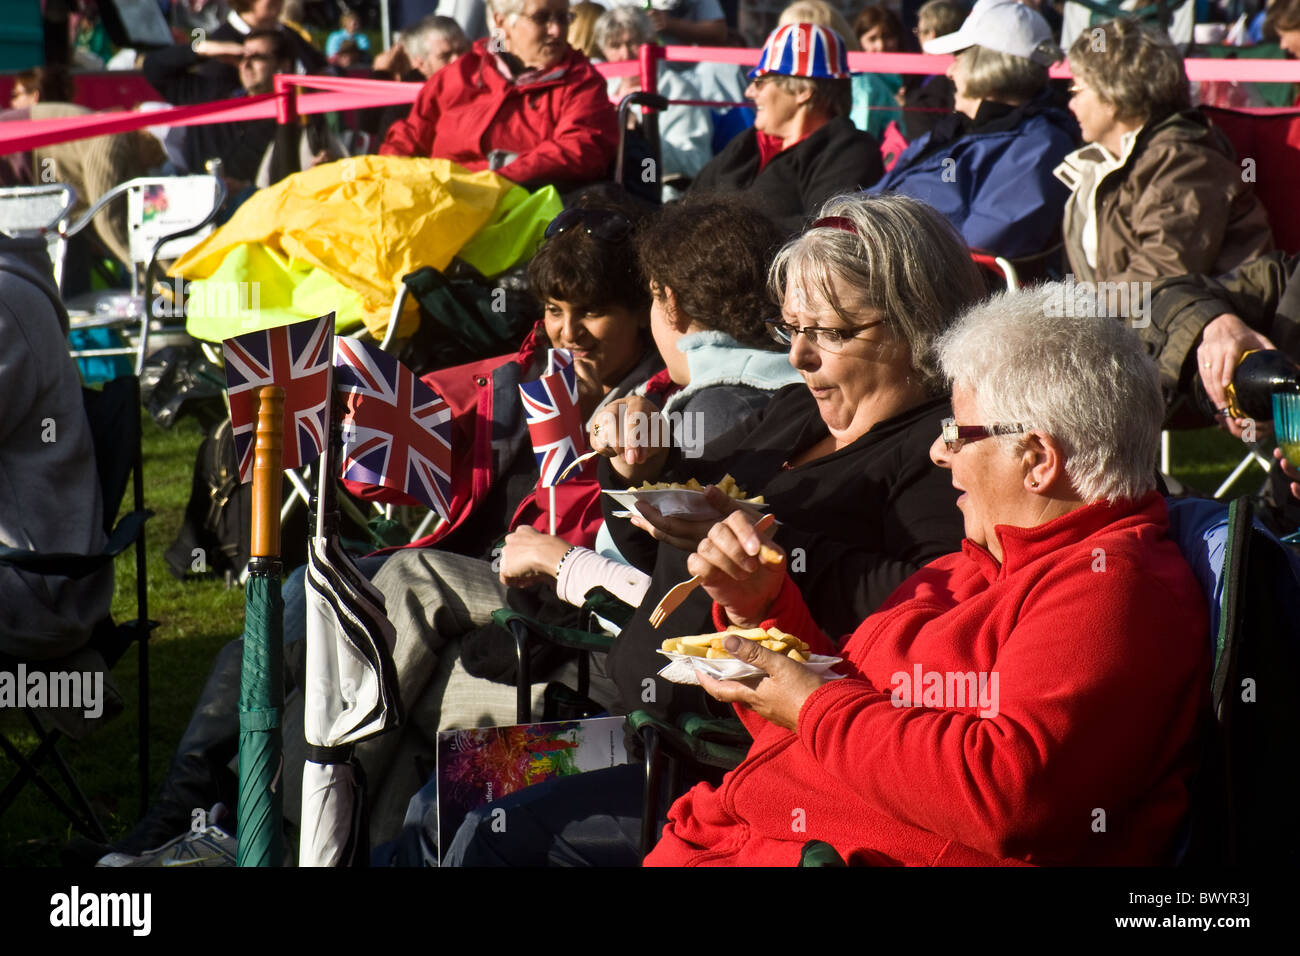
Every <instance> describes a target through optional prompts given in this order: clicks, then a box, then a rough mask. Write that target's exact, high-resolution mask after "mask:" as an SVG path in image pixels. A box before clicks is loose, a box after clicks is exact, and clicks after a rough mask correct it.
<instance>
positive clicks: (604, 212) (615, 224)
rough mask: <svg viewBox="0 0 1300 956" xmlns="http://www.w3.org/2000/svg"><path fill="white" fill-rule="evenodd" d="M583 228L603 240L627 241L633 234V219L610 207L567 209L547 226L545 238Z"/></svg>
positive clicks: (613, 241)
mask: <svg viewBox="0 0 1300 956" xmlns="http://www.w3.org/2000/svg"><path fill="white" fill-rule="evenodd" d="M580 227H581V228H582V229H583V230H584V231H585V232H586V233H587V235H589V236H591V238H593V239H598V240H600V241H601V242H608V243H615V244H616V243H620V242H626V241H627V239H628V237H629V236H630V235H632V220H630V219H628V218H627V216H625V215H623V214H622V213H621V212H614V211H613V210H610V209H566V210H564V212H562V213H560V214H559V215H558V216H556V217H555V218H554V219H552V220H551V221H550V223H549V224H548V225H547V227H546V232H544V233H543V234H542V237H543V238H544V239H554V238H555V237H556V236H558V235H560V233H562V232H568V231H569V230H570V229H577V228H580Z"/></svg>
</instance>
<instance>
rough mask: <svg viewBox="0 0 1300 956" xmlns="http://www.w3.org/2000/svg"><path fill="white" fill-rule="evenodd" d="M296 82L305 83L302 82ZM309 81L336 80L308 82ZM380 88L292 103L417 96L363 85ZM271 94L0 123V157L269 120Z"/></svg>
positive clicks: (308, 108)
mask: <svg viewBox="0 0 1300 956" xmlns="http://www.w3.org/2000/svg"><path fill="white" fill-rule="evenodd" d="M301 79H309V78H308V77H302V78H301ZM310 79H328V80H333V79H337V78H336V77H313V78H310ZM361 82H367V83H377V84H380V86H381V87H385V88H386V89H378V88H375V87H371V88H370V89H371V90H372V92H366V93H361V92H350V93H312V94H302V95H300V96H299V98H298V113H299V114H300V115H307V114H309V113H335V112H339V111H342V110H354V109H363V108H367V107H372V106H388V105H389V104H394V103H412V102H414V101H415V98H416V96H418V95H419V92H420V85H419V84H417V83H395V82H388V81H385V80H366V81H361ZM279 98H280V97H279V96H278V95H277V94H275V93H264V94H262V95H261V96H242V97H236V98H234V99H229V100H216V101H214V102H212V103H199V104H196V105H194V106H174V107H172V108H171V109H166V110H154V111H152V112H144V113H141V112H138V111H135V110H130V111H127V110H118V111H115V112H110V113H94V114H92V115H89V116H68V117H60V118H58V119H43V120H24V121H22V122H12V123H0V155H5V154H7V153H17V152H20V151H23V150H28V149H37V148H38V147H41V146H48V145H50V144H51V143H64V142H68V141H69V140H77V139H86V138H89V137H92V136H106V135H108V134H110V133H127V132H130V131H131V130H135V129H143V128H144V127H146V126H200V125H203V124H205V123H236V122H243V121H245V120H259V119H275V118H276V101H277V100H278V99H279Z"/></svg>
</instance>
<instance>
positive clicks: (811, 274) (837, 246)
mask: <svg viewBox="0 0 1300 956" xmlns="http://www.w3.org/2000/svg"><path fill="white" fill-rule="evenodd" d="M769 277H770V278H769V289H770V292H771V294H772V299H773V301H776V302H780V303H781V307H780V318H774V319H773V321H772V322H771V328H772V330H773V334H774V336H775V337H776V338H777V340H778V341H780V342H782V343H783V344H785V345H786V347H787V348H788V350H789V362H790V364H791V366H793V367H794V369H795V371H797V372H798V373H799V375H800V377H801V378H802V379H803V382H801V383H799V384H796V385H791V386H788V387H786V388H784V389H782V390H781V391H779V392H778V393H777V394H776V395H775V396H774V397H773V398H772V400H771V402H769V403H768V405H767V407H766V408H765V409H764V410H763V412H762V413H760V414H758V415H756V416H754V417H752V418H751V419H749V420H748V421H746V422H745V423H743V424H742V425H740V426H739V427H737V428H735V429H733V430H732V431H731V432H729V433H728V434H727V435H724V436H722V437H721V438H719V439H718V440H716V441H714V442H713V443H711V444H710V446H709V448H708V449H707V451H706V454H705V455H704V456H703V457H702V458H700V459H695V460H687V459H684V458H682V457H680V456H679V455H677V454H675V453H672V452H670V453H668V454H666V455H665V454H663V453H661V452H659V451H658V450H655V449H647V448H644V447H636V446H634V445H632V444H630V443H627V444H609V443H604V442H602V441H601V440H600V438H599V436H600V435H606V434H615V435H617V434H625V433H626V431H625V430H620V428H619V426H618V424H617V421H616V419H615V415H616V414H617V413H618V412H619V411H620V410H621V406H619V405H617V404H615V405H612V406H611V407H610V408H609V409H608V410H607V412H605V413H602V414H600V415H598V416H596V418H595V419H594V420H593V422H592V428H593V429H594V428H595V427H596V426H597V425H599V426H600V432H599V435H593V436H592V439H591V440H592V444H593V447H599V448H601V449H602V450H604V451H605V453H606V454H607V455H609V456H610V457H609V458H607V459H606V461H605V462H603V463H602V467H601V484H602V486H604V487H617V486H618V485H619V484H635V483H637V482H639V481H640V480H642V479H643V478H660V479H669V480H674V481H683V480H686V479H688V478H691V477H694V478H697V479H698V480H699V481H701V482H716V481H718V480H719V479H720V478H721V477H722V476H723V475H724V474H731V475H732V476H733V477H734V478H735V480H736V481H737V482H738V484H739V485H740V486H741V488H743V489H744V490H745V491H746V492H747V493H749V494H751V495H754V494H761V495H763V496H764V499H765V501H766V504H767V506H768V510H769V511H770V513H771V514H773V515H775V516H776V518H777V520H778V521H779V522H780V523H779V525H778V526H777V529H776V532H775V540H776V541H778V542H780V544H781V546H782V547H783V549H784V550H785V552H786V553H787V554H789V555H791V556H792V558H791V567H792V569H794V570H793V571H792V574H791V577H792V580H793V581H794V582H795V584H796V585H797V587H798V588H799V591H800V593H802V594H803V596H804V599H805V600H806V601H807V602H808V605H809V606H810V607H812V608H814V609H816V611H817V613H819V614H820V615H822V617H823V618H824V620H825V621H826V622H828V623H827V625H826V626H828V627H830V628H831V629H832V633H835V634H843V633H847V632H848V631H850V630H852V629H853V627H854V626H856V624H857V623H858V622H859V621H861V620H862V619H863V618H864V617H866V616H867V615H868V614H870V613H871V612H873V611H874V610H875V609H876V608H877V607H878V606H879V605H880V604H881V603H882V602H883V601H884V600H885V599H886V598H887V597H888V596H889V594H890V593H892V592H893V590H894V589H895V588H896V587H897V586H898V585H899V584H900V583H902V582H903V581H904V580H905V579H906V578H907V577H908V576H909V575H911V574H912V573H913V572H915V571H916V570H917V569H918V568H920V567H921V566H923V565H924V564H925V563H927V562H928V561H931V560H933V559H934V558H936V557H938V556H940V555H943V554H948V553H950V552H951V551H953V550H955V549H956V548H957V546H958V544H959V542H960V541H961V516H960V514H959V513H958V511H957V509H955V508H954V507H953V502H954V500H955V497H956V492H955V491H954V490H953V488H952V486H951V485H950V483H949V481H948V476H947V475H946V474H945V473H943V472H942V471H940V470H938V469H936V468H935V467H934V465H933V463H932V462H931V460H930V456H929V451H930V445H931V443H932V441H933V440H934V435H935V434H936V433H937V432H938V430H939V427H940V422H941V421H942V420H943V419H944V418H946V417H948V416H949V415H951V410H950V407H949V402H948V398H947V395H946V392H945V389H944V385H943V382H942V380H941V378H940V376H939V373H938V369H937V367H936V366H935V364H934V361H933V359H932V358H931V355H930V351H931V344H932V343H933V341H934V340H935V338H937V337H938V336H939V335H940V334H941V333H942V332H943V331H944V330H946V329H947V328H948V327H949V325H950V324H951V322H952V321H953V318H954V317H955V316H957V315H958V314H960V313H961V312H962V311H963V310H964V309H966V308H967V307H969V306H970V305H972V304H973V303H974V302H975V301H977V300H978V298H979V297H980V295H982V291H983V283H982V280H981V279H980V277H979V275H978V273H977V272H976V270H975V267H974V265H973V264H972V263H971V260H970V255H969V252H968V250H967V249H966V247H965V245H964V244H963V243H962V241H961V239H960V237H958V236H957V234H956V232H955V230H954V229H953V228H952V227H951V226H950V225H949V224H948V223H947V221H946V220H944V219H943V218H942V217H941V216H939V215H938V214H937V213H936V212H935V211H934V210H932V209H930V208H929V207H928V206H926V205H924V204H923V203H920V202H917V201H915V200H912V199H908V198H906V197H893V196H889V197H861V196H859V197H852V198H850V197H841V198H839V199H835V200H832V201H831V202H830V203H828V204H827V205H826V206H825V207H823V209H822V216H821V218H819V219H818V220H816V221H815V222H814V223H813V224H812V226H811V227H810V228H809V229H808V231H807V232H805V233H804V234H803V235H802V236H800V237H799V238H797V239H795V240H793V241H792V242H790V243H789V244H787V245H786V246H785V247H784V248H783V249H782V250H781V252H780V253H778V255H777V256H776V259H775V260H774V262H773V265H772V268H771V270H770V272H769ZM774 311H775V308H774ZM709 500H710V503H711V504H712V505H713V506H714V508H715V509H716V510H717V512H718V513H719V514H722V515H726V519H725V521H726V523H725V524H724V525H722V527H726V528H729V529H733V530H734V532H735V533H737V534H740V533H742V532H741V529H749V530H748V532H746V533H745V534H746V536H745V540H746V541H747V542H752V540H753V527H754V525H755V523H756V519H757V516H756V515H754V514H753V513H752V512H750V511H748V510H746V509H744V508H742V507H740V506H737V505H736V504H735V503H734V502H732V501H731V499H730V498H728V497H727V496H726V495H724V494H722V493H721V492H720V491H718V490H717V489H716V488H712V489H710V490H709ZM634 520H635V522H636V524H637V526H638V528H637V529H634V528H632V527H630V525H629V523H628V522H626V521H623V520H621V519H618V518H616V517H614V516H613V515H612V514H611V513H610V509H609V506H608V505H606V529H607V530H608V531H609V532H611V533H612V536H613V539H614V541H615V542H616V543H617V545H618V547H619V549H620V551H621V552H622V553H623V554H624V555H625V556H627V557H629V558H632V559H633V560H634V563H636V564H637V565H638V566H639V567H641V568H643V569H644V570H645V571H647V573H649V574H650V575H651V582H650V586H649V589H648V591H647V592H646V594H645V596H644V597H643V598H642V600H641V603H640V606H639V607H638V608H637V611H636V613H635V614H634V615H633V617H632V619H631V620H630V621H629V622H628V624H627V625H626V626H624V628H623V629H622V631H621V632H620V634H619V636H618V639H617V640H616V641H615V642H614V644H613V647H612V648H611V650H610V653H609V655H608V660H607V662H606V663H605V668H606V670H607V672H608V673H609V674H610V675H611V676H612V677H613V679H614V681H615V683H616V685H617V687H618V691H619V699H618V700H617V701H615V702H614V703H613V706H612V707H611V711H612V712H614V713H629V712H631V711H633V710H648V711H650V712H651V713H652V714H654V715H655V716H657V717H660V718H662V719H665V720H669V721H672V720H674V719H675V718H676V717H678V716H679V715H682V714H685V713H691V712H699V711H703V710H707V709H708V708H709V705H710V704H711V703H712V701H711V700H710V698H709V697H708V696H707V695H705V694H704V693H703V692H702V691H701V690H700V688H698V687H694V686H690V685H683V684H674V683H670V682H668V681H666V680H664V679H663V678H662V677H660V676H658V672H659V670H660V669H661V668H662V667H663V666H664V663H665V660H664V658H663V656H662V655H661V654H659V653H658V651H659V648H660V647H661V645H662V642H663V641H664V640H665V639H666V638H670V637H680V636H683V635H687V634H698V633H702V632H708V631H712V630H714V629H715V628H714V626H713V622H712V619H711V608H712V603H711V601H710V600H709V597H708V595H707V594H705V593H704V592H702V591H698V590H697V591H696V592H695V593H694V594H692V595H691V596H690V597H689V598H687V599H686V601H685V602H683V603H682V604H681V606H680V607H679V608H678V609H677V610H676V611H674V612H673V613H672V614H671V615H669V616H668V617H667V618H666V619H665V620H664V621H663V623H662V624H661V626H660V627H658V628H654V627H652V626H651V625H650V612H651V610H652V609H653V608H654V607H655V605H656V604H657V603H658V601H659V600H660V598H662V597H663V596H664V594H665V593H666V592H667V591H668V589H669V588H671V587H672V586H673V585H676V584H678V583H680V582H681V581H684V580H686V579H687V578H688V577H689V576H690V573H691V572H690V571H689V570H688V569H687V559H688V558H689V556H690V554H691V553H692V552H694V551H695V549H696V547H697V546H699V544H700V542H701V541H702V540H703V539H705V538H706V537H708V536H709V535H710V534H711V529H712V528H713V527H714V526H715V524H716V519H707V520H703V521H687V520H683V519H680V518H665V517H663V516H662V515H660V514H658V513H657V512H656V511H655V510H654V509H652V508H649V507H644V508H643V511H642V516H641V517H638V518H636V519H634ZM638 529H639V530H638ZM647 530H648V531H649V532H650V533H651V534H652V535H653V536H654V538H656V539H658V540H657V541H654V542H652V541H651V539H650V536H649V535H647V534H645V533H644V532H645V531H647ZM647 544H652V545H653V547H651V548H649V549H647V548H646V545H647ZM647 550H648V553H647ZM755 553H756V552H755ZM829 622H833V623H829ZM714 708H715V709H716V704H714ZM584 778H590V779H584ZM643 783H644V780H643V774H642V773H641V768H640V767H639V766H636V765H628V766H626V767H616V768H613V769H611V770H602V771H597V772H589V773H587V774H583V775H582V776H581V777H578V778H573V782H569V781H567V780H564V781H557V782H555V783H554V784H547V785H544V786H545V787H546V788H547V789H545V790H538V789H534V788H530V790H532V792H531V793H530V792H529V791H523V792H522V793H521V794H515V795H513V796H511V797H507V798H506V799H505V800H504V801H502V802H501V803H500V804H494V805H491V806H489V807H488V808H485V809H483V810H480V811H476V812H475V813H473V814H471V815H470V817H469V818H468V819H467V821H466V824H465V826H464V827H462V828H461V830H460V831H459V833H458V835H457V838H456V840H455V841H454V843H453V844H452V846H451V848H450V851H449V852H450V856H449V859H450V861H451V862H453V863H463V864H466V865H491V864H494V863H495V864H506V865H542V864H546V863H557V862H562V861H565V862H585V863H590V864H593V865H600V864H609V863H622V864H624V865H627V864H635V863H636V861H637V846H638V842H639V832H640V826H641V819H640V816H641V788H642V786H643ZM592 788H594V792H593V789H592ZM521 804H527V811H526V814H527V819H529V820H534V821H546V826H545V829H546V830H547V832H549V833H551V834H560V833H563V837H562V838H557V839H549V838H540V839H530V838H527V837H525V836H521V835H520V834H519V833H517V832H516V833H515V834H513V835H512V834H510V833H506V834H500V833H494V832H493V831H492V826H491V822H492V811H493V810H494V809H497V808H498V807H503V808H505V809H506V812H507V814H508V815H509V818H510V819H517V817H516V816H515V815H514V811H515V809H518V808H519V807H520V805H521ZM786 825H787V827H788V826H789V816H788V810H787V822H786ZM588 836H590V837H591V838H592V839H591V840H590V841H588V840H587V839H586V838H587V837H588Z"/></svg>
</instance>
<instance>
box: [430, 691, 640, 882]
mask: <svg viewBox="0 0 1300 956" xmlns="http://www.w3.org/2000/svg"><path fill="white" fill-rule="evenodd" d="M623 725H624V718H622V717H591V718H588V719H586V720H564V721H556V722H554V723H544V724H514V725H512V726H509V727H476V728H474V729H472V730H445V731H442V732H440V733H439V734H438V847H439V851H438V852H439V858H441V857H442V855H443V854H445V853H446V851H447V848H448V847H449V846H451V841H452V838H453V837H455V835H456V831H457V830H458V829H459V828H460V825H461V823H463V822H464V820H465V817H466V815H467V814H468V813H469V812H470V811H471V810H476V809H478V808H479V807H482V806H485V805H487V804H489V803H491V802H492V801H493V800H499V799H500V798H502V797H504V796H506V795H507V794H511V793H514V792H515V791H516V790H522V789H524V787H531V786H532V785H533V784H535V783H542V782H544V781H546V780H551V779H554V778H555V777H568V776H572V775H573V774H576V773H583V772H584V771H587V770H603V769H604V768H606V767H616V766H618V765H619V764H624V763H627V762H628V757H627V750H626V749H625V748H624V746H623Z"/></svg>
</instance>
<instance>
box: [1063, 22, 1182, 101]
mask: <svg viewBox="0 0 1300 956" xmlns="http://www.w3.org/2000/svg"><path fill="white" fill-rule="evenodd" d="M1070 72H1072V73H1073V74H1074V76H1075V77H1076V78H1077V79H1079V80H1081V81H1082V82H1083V83H1085V84H1087V85H1088V86H1090V87H1092V88H1093V89H1094V90H1095V91H1096V92H1097V96H1099V97H1100V98H1101V99H1102V100H1103V101H1104V102H1106V103H1109V104H1110V105H1111V106H1113V107H1114V108H1115V114H1116V116H1118V117H1119V118H1120V119H1125V120H1140V121H1142V122H1143V123H1145V122H1147V121H1148V120H1151V119H1163V118H1164V117H1165V116H1167V115H1169V114H1170V113H1175V112H1177V111H1179V110H1185V109H1188V108H1189V107H1190V106H1191V105H1192V94H1191V88H1190V86H1189V85H1188V83H1187V73H1186V71H1185V70H1184V69H1183V58H1182V56H1180V55H1179V53H1178V48H1177V47H1175V46H1174V43H1173V41H1172V40H1170V39H1169V37H1168V36H1167V35H1166V34H1165V33H1164V32H1163V31H1158V30H1153V29H1151V28H1150V27H1146V26H1143V25H1142V24H1141V23H1139V22H1138V21H1136V20H1128V19H1122V20H1108V21H1107V22H1105V23H1102V24H1099V25H1098V26H1095V27H1089V28H1087V29H1085V30H1084V31H1083V32H1082V33H1080V34H1079V37H1078V39H1076V40H1075V41H1074V45H1073V46H1071V47H1070Z"/></svg>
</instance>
